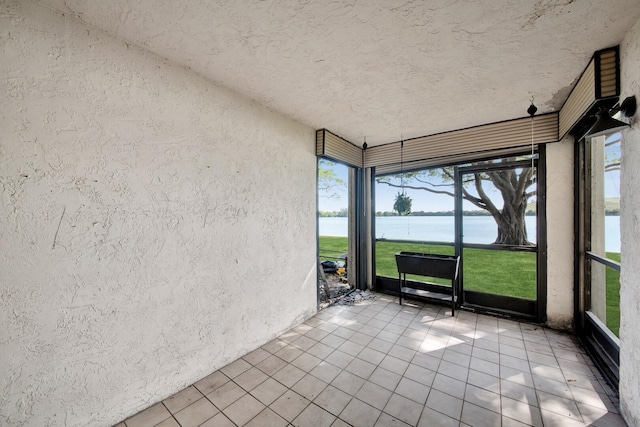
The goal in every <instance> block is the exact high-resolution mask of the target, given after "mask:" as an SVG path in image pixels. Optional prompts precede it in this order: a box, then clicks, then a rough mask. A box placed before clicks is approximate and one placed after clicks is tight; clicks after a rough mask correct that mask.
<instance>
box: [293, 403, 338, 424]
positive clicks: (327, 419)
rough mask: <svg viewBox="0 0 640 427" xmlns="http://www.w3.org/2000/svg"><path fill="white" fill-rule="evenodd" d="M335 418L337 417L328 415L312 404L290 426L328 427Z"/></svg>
mask: <svg viewBox="0 0 640 427" xmlns="http://www.w3.org/2000/svg"><path fill="white" fill-rule="evenodd" d="M336 418H337V417H336V416H335V415H332V414H330V413H329V412H327V411H325V410H324V409H322V408H320V407H319V406H316V405H314V404H313V403H312V404H311V405H309V406H307V407H306V408H305V409H304V411H302V412H301V413H300V415H298V416H297V417H296V418H295V419H294V420H293V422H292V423H291V424H293V425H294V426H296V427H307V426H313V427H330V426H331V424H333V422H334V421H335V420H336Z"/></svg>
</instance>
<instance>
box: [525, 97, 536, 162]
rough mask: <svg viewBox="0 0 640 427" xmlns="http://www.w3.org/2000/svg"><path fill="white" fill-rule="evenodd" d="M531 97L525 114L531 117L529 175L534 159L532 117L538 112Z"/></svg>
mask: <svg viewBox="0 0 640 427" xmlns="http://www.w3.org/2000/svg"><path fill="white" fill-rule="evenodd" d="M533 99H534V98H533V96H531V105H529V108H527V113H528V114H529V116H531V173H533V166H534V164H533V158H534V151H533V116H534V115H535V114H536V111H538V107H536V106H535V105H534V104H533Z"/></svg>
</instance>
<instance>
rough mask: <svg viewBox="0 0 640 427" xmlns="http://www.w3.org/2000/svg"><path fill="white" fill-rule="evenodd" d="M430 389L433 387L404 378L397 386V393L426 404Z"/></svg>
mask: <svg viewBox="0 0 640 427" xmlns="http://www.w3.org/2000/svg"><path fill="white" fill-rule="evenodd" d="M430 391H431V387H428V386H426V385H424V384H421V383H419V382H416V381H413V380H410V379H408V378H402V379H401V380H400V383H398V386H397V387H396V390H395V393H396V394H399V395H401V396H404V397H406V398H408V399H411V400H413V401H415V402H417V403H419V404H421V405H424V404H425V402H426V401H427V396H429V392H430Z"/></svg>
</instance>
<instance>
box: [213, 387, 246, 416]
mask: <svg viewBox="0 0 640 427" xmlns="http://www.w3.org/2000/svg"><path fill="white" fill-rule="evenodd" d="M245 394H247V392H246V390H244V389H243V388H242V387H240V386H239V385H238V384H236V383H234V382H233V381H229V382H228V383H226V384H225V385H223V386H222V387H218V388H217V389H216V390H215V391H214V392H212V393H209V394H207V399H209V400H210V401H211V402H213V404H214V405H216V407H217V408H218V409H221V410H222V409H224V408H226V407H227V406H229V405H231V404H232V403H233V402H235V401H236V400H238V399H240V398H241V397H242V396H244V395H245Z"/></svg>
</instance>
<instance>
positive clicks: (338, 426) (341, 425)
mask: <svg viewBox="0 0 640 427" xmlns="http://www.w3.org/2000/svg"><path fill="white" fill-rule="evenodd" d="M331 427H353V426H352V425H351V424H347V423H345V422H344V421H342V420H341V419H340V418H337V419H336V420H335V421H334V422H333V424H331Z"/></svg>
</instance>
